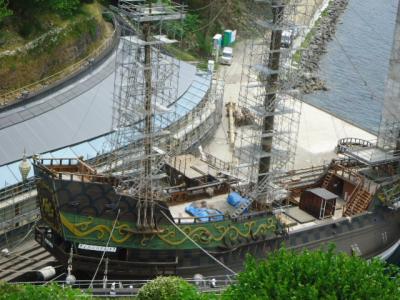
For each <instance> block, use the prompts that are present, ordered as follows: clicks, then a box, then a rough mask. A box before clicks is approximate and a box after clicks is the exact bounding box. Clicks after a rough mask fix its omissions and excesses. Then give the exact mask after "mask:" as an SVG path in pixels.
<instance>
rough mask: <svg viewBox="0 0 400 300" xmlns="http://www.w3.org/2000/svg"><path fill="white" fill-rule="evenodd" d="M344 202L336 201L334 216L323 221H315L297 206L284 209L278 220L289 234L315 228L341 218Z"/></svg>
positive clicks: (338, 199)
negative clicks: (311, 227) (287, 229)
mask: <svg viewBox="0 0 400 300" xmlns="http://www.w3.org/2000/svg"><path fill="white" fill-rule="evenodd" d="M344 204H345V201H344V199H342V198H337V199H336V208H335V214H334V215H333V216H332V217H327V218H324V219H316V218H315V217H313V216H312V215H310V214H309V213H307V212H305V211H304V210H302V209H300V208H299V207H298V206H291V207H288V208H285V210H284V212H283V213H281V214H280V215H279V216H278V218H279V219H280V221H281V222H282V223H284V224H285V225H286V226H288V228H289V232H291V231H297V230H302V229H304V228H307V227H310V226H315V225H319V224H323V223H326V222H327V220H332V221H334V220H338V219H341V218H343V207H344Z"/></svg>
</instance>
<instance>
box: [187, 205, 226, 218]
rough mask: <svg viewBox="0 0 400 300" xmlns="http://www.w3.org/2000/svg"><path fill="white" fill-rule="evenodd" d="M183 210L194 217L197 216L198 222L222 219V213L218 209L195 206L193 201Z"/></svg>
mask: <svg viewBox="0 0 400 300" xmlns="http://www.w3.org/2000/svg"><path fill="white" fill-rule="evenodd" d="M185 211H186V212H187V213H188V214H190V215H191V216H193V217H195V218H199V219H198V220H199V221H200V222H207V221H209V220H210V221H222V220H223V219H224V216H223V213H222V212H221V211H219V210H218V209H212V208H205V207H195V206H194V205H193V203H190V204H189V205H188V206H186V208H185Z"/></svg>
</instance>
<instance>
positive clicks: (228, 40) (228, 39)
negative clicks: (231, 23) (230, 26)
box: [223, 30, 232, 47]
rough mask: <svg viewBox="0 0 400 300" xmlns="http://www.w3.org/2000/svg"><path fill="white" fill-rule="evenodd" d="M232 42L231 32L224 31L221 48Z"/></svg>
mask: <svg viewBox="0 0 400 300" xmlns="http://www.w3.org/2000/svg"><path fill="white" fill-rule="evenodd" d="M231 41H232V30H225V31H224V40H223V46H224V47H225V46H229V45H230V44H231Z"/></svg>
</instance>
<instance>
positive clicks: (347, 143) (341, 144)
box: [336, 137, 374, 153]
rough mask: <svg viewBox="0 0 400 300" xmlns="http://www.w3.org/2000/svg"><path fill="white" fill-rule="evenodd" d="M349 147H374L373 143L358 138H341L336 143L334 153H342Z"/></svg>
mask: <svg viewBox="0 0 400 300" xmlns="http://www.w3.org/2000/svg"><path fill="white" fill-rule="evenodd" d="M351 146H360V147H363V148H370V147H373V146H374V143H372V142H370V141H367V140H364V139H360V138H353V137H347V138H342V139H340V140H339V141H338V143H337V146H336V152H337V153H343V152H344V151H346V149H347V148H348V147H351Z"/></svg>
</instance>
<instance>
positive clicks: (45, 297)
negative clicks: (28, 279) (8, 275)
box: [0, 282, 91, 300]
mask: <svg viewBox="0 0 400 300" xmlns="http://www.w3.org/2000/svg"><path fill="white" fill-rule="evenodd" d="M90 298H91V296H90V295H87V294H83V293H81V292H80V290H78V289H72V288H70V287H66V288H63V287H61V286H59V285H57V284H49V285H30V284H26V285H14V284H9V283H5V282H0V300H57V299H63V300H64V299H66V300H69V299H71V300H72V299H90Z"/></svg>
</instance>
